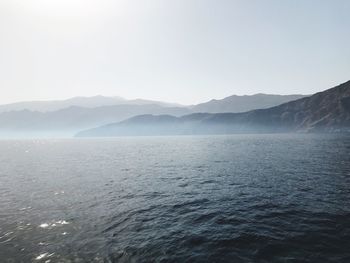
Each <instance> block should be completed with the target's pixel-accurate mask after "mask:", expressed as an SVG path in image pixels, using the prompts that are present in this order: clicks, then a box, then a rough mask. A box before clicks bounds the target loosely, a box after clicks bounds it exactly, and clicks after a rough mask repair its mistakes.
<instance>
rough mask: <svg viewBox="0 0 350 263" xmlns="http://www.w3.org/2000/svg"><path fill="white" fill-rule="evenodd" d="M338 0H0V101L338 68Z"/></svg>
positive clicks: (193, 95) (293, 89)
mask: <svg viewBox="0 0 350 263" xmlns="http://www.w3.org/2000/svg"><path fill="white" fill-rule="evenodd" d="M349 14H350V1H348V0H327V1H326V0H283V1H282V0H240V1H238V0H236V1H235V0H210V1H209V0H0V91H1V93H0V94H1V95H0V103H9V102H14V101H21V100H36V99H40V100H44V99H62V98H68V97H73V96H93V95H97V94H101V95H106V96H122V97H126V98H138V97H141V98H145V99H156V100H164V101H172V102H179V103H184V104H191V103H197V102H202V101H206V100H209V99H212V98H222V97H225V96H228V95H232V94H238V95H242V94H254V93H260V92H262V93H275V94H291V93H302V94H310V93H314V92H317V91H321V90H324V89H327V88H330V87H332V86H334V85H336V84H339V83H342V82H345V81H347V80H349V79H350V15H349Z"/></svg>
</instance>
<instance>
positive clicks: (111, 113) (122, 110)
mask: <svg viewBox="0 0 350 263" xmlns="http://www.w3.org/2000/svg"><path fill="white" fill-rule="evenodd" d="M145 113H147V114H171V115H174V116H181V115H184V114H188V113H190V111H189V110H188V109H186V108H179V107H163V106H159V105H154V104H146V105H114V106H103V107H97V108H83V107H76V106H72V107H69V108H65V109H61V110H58V111H52V112H39V111H29V110H22V111H11V112H3V113H0V136H6V137H9V136H11V137H13V136H14V137H18V136H20V137H22V136H65V137H66V136H73V135H74V134H75V133H77V132H78V131H79V130H82V129H88V128H91V127H96V126H99V125H104V124H106V123H111V122H117V121H121V120H123V119H126V118H130V117H132V116H135V115H139V114H145Z"/></svg>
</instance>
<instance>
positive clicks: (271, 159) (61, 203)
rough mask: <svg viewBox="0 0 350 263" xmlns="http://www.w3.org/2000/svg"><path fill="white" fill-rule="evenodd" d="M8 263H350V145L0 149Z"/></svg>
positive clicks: (119, 144)
mask: <svg viewBox="0 0 350 263" xmlns="http://www.w3.org/2000/svg"><path fill="white" fill-rule="evenodd" d="M0 262H4V263H7V262H45V263H49V262H51V263H53V262H72V263H73V262H74V263H76V262H180V263H183V262H248V263H249V262H266V263H271V262H298V263H299V262H316V263H320V262H322V263H323V262H337V263H339V262H350V135H346V134H345V135H342V134H264V135H253V134H250V135H229V136H226V135H225V136H224V135H222V136H174V137H171V136H169V137H166V136H164V137H122V138H99V139H88V138H87V139H35V140H33V139H32V140H29V139H27V140H0Z"/></svg>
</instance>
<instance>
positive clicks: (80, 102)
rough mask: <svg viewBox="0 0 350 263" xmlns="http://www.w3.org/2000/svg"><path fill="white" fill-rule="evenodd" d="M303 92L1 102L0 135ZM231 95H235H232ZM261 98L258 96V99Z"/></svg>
mask: <svg viewBox="0 0 350 263" xmlns="http://www.w3.org/2000/svg"><path fill="white" fill-rule="evenodd" d="M295 96H302V95H290V96H289V95H287V96H284V95H283V96H280V95H264V94H260V95H253V96H231V97H228V98H225V99H223V100H216V101H215V103H214V104H215V105H214V107H212V104H213V101H210V102H207V103H202V104H199V105H197V106H196V105H194V106H192V107H190V106H184V105H180V104H176V103H167V102H161V101H152V100H144V99H135V100H126V99H123V98H121V97H105V96H94V97H74V98H71V99H68V100H57V101H31V102H18V103H12V104H6V105H0V136H6V137H41V136H55V137H57V136H58V137H60V136H63V137H67V136H69V137H70V136H73V135H74V134H75V133H77V132H79V131H81V130H83V129H89V128H94V127H97V126H100V125H104V124H108V123H112V122H119V121H122V120H125V119H128V118H131V117H133V116H136V115H145V114H156V115H161V114H169V115H173V116H181V115H186V114H190V113H195V112H201V111H202V110H203V111H204V110H205V109H206V108H208V112H211V111H212V110H214V108H215V111H219V112H227V111H230V110H231V111H232V112H236V111H240V110H241V109H242V108H243V107H244V102H245V101H246V102H247V106H246V108H249V109H251V108H252V109H256V108H258V107H259V106H261V105H264V106H266V105H267V103H269V104H273V105H278V104H280V102H281V101H282V100H292V99H294V98H295ZM233 98H234V99H233ZM259 98H260V99H259Z"/></svg>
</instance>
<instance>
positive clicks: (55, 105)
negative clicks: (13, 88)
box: [0, 96, 181, 113]
mask: <svg viewBox="0 0 350 263" xmlns="http://www.w3.org/2000/svg"><path fill="white" fill-rule="evenodd" d="M125 104H127V105H159V106H162V107H180V106H181V105H180V104H176V103H167V102H161V101H153V100H143V99H135V100H126V99H124V98H121V97H105V96H94V97H74V98H71V99H67V100H53V101H25V102H16V103H12V104H5V105H0V113H1V112H9V111H21V110H30V111H40V112H49V111H57V110H61V109H64V108H68V107H71V106H77V107H84V108H96V107H102V106H113V105H125Z"/></svg>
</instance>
